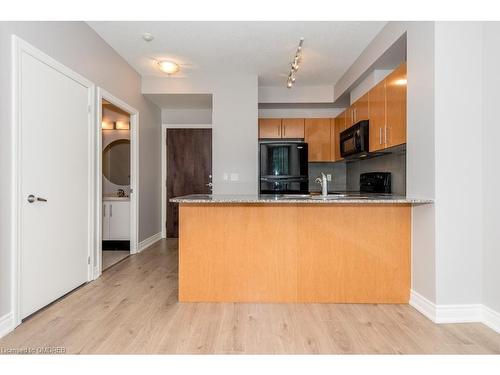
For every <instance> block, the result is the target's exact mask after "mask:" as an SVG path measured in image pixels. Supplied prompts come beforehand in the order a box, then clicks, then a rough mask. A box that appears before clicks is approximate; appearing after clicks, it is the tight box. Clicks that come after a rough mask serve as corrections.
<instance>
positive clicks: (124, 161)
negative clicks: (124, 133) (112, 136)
mask: <svg viewBox="0 0 500 375" xmlns="http://www.w3.org/2000/svg"><path fill="white" fill-rule="evenodd" d="M102 173H103V174H104V176H105V177H106V178H107V179H108V180H109V181H110V182H112V183H113V184H115V185H122V186H124V185H130V140H128V139H117V140H116V141H113V142H111V143H110V144H109V145H107V146H106V148H105V149H104V151H103V152H102Z"/></svg>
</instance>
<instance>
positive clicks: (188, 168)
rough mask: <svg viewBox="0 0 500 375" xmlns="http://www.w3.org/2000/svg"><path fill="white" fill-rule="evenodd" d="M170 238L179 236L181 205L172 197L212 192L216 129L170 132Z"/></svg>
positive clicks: (168, 136)
mask: <svg viewBox="0 0 500 375" xmlns="http://www.w3.org/2000/svg"><path fill="white" fill-rule="evenodd" d="M163 142H165V144H166V160H165V161H164V162H165V163H166V223H164V224H165V226H166V237H167V238H177V237H178V236H179V205H178V204H177V203H171V202H170V198H173V197H178V196H181V195H188V194H211V193H212V129H206V128H205V129H187V128H181V129H166V139H164V140H163Z"/></svg>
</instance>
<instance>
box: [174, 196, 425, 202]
mask: <svg viewBox="0 0 500 375" xmlns="http://www.w3.org/2000/svg"><path fill="white" fill-rule="evenodd" d="M170 202H173V203H191V204H200V203H201V204H204V203H205V204H214V203H215V204H218V203H220V204H224V203H247V204H269V203H272V204H285V203H295V204H411V205H419V204H429V203H433V200H430V199H415V198H407V197H404V196H397V195H390V194H330V195H329V197H328V198H323V197H322V196H321V195H309V194H307V195H291V194H285V195H272V194H262V195H204V194H193V195H185V196H182V197H175V198H171V199H170Z"/></svg>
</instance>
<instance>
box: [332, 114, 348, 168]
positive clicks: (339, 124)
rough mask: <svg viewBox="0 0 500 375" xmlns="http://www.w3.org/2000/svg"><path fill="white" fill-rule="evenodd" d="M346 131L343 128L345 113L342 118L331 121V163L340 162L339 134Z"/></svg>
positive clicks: (344, 127)
mask: <svg viewBox="0 0 500 375" xmlns="http://www.w3.org/2000/svg"><path fill="white" fill-rule="evenodd" d="M345 129H346V126H345V113H344V116H342V115H340V116H338V117H336V118H334V119H332V120H331V124H330V132H331V143H332V145H331V150H332V151H331V157H332V161H337V160H342V157H341V156H340V133H341V132H343V131H344V130H345Z"/></svg>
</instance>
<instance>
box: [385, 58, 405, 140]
mask: <svg viewBox="0 0 500 375" xmlns="http://www.w3.org/2000/svg"><path fill="white" fill-rule="evenodd" d="M385 81H386V82H385V96H386V105H387V111H386V126H387V137H386V143H387V146H386V147H392V146H397V145H400V144H403V143H406V63H405V64H402V65H400V66H399V67H398V68H397V69H396V70H394V71H393V72H392V73H391V74H390V75H389V76H388V77H387V78H386V80H385Z"/></svg>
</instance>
